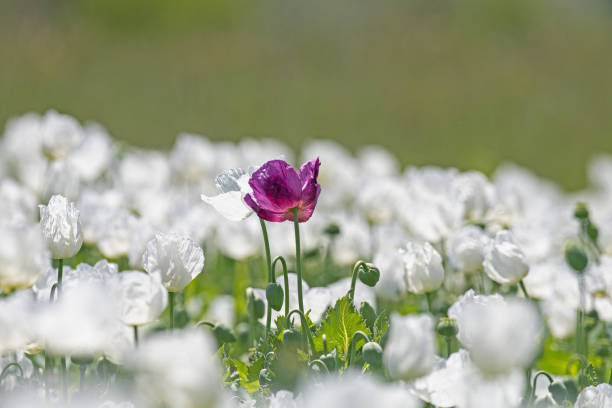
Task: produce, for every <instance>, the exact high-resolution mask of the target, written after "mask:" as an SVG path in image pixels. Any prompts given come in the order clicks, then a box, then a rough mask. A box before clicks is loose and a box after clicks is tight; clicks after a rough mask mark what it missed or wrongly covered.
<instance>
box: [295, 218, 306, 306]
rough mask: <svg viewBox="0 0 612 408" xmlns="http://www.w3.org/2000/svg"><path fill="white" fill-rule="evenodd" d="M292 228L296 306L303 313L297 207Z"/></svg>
mask: <svg viewBox="0 0 612 408" xmlns="http://www.w3.org/2000/svg"><path fill="white" fill-rule="evenodd" d="M293 229H294V231H295V260H296V264H297V292H298V307H299V309H300V312H302V314H303V313H304V299H303V297H302V250H301V248H300V222H299V218H298V209H297V208H294V209H293Z"/></svg>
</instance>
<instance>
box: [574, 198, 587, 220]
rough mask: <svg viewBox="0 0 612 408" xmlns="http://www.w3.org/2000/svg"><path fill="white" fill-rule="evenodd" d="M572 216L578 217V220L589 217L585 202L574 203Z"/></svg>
mask: <svg viewBox="0 0 612 408" xmlns="http://www.w3.org/2000/svg"><path fill="white" fill-rule="evenodd" d="M574 217H576V218H578V219H579V220H586V219H588V218H589V209H588V207H587V205H586V204H585V203H583V202H578V203H576V206H575V207H574Z"/></svg>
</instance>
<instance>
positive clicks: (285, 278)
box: [272, 255, 289, 317]
mask: <svg viewBox="0 0 612 408" xmlns="http://www.w3.org/2000/svg"><path fill="white" fill-rule="evenodd" d="M277 262H280V263H281V266H282V267H283V281H284V282H285V288H284V289H285V293H284V295H285V317H286V316H287V315H289V273H288V272H287V262H285V258H283V257H282V256H280V255H279V256H277V257H276V258H274V261H272V276H276V272H274V271H275V270H276V263H277ZM274 280H276V279H274Z"/></svg>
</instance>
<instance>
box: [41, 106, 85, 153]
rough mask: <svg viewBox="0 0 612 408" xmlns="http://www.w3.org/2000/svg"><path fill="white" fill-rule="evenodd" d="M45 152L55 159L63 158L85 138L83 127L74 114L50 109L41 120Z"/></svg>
mask: <svg viewBox="0 0 612 408" xmlns="http://www.w3.org/2000/svg"><path fill="white" fill-rule="evenodd" d="M40 131H41V137H42V150H43V153H44V154H45V155H46V156H47V157H49V158H51V159H53V160H58V159H63V158H65V157H66V156H68V154H69V153H70V151H71V150H72V149H74V148H75V147H76V146H77V145H78V144H79V143H80V142H81V140H82V139H83V128H82V127H81V125H80V124H79V122H78V121H77V120H76V119H75V118H73V117H72V116H68V115H63V114H60V113H57V112H56V111H54V110H50V111H48V112H47V113H46V114H45V115H44V116H43V117H42V118H41V122H40Z"/></svg>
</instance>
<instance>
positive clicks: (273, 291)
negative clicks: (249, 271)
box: [266, 282, 285, 311]
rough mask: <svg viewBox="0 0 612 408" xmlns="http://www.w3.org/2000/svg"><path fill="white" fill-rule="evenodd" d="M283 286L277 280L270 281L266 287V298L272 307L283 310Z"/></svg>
mask: <svg viewBox="0 0 612 408" xmlns="http://www.w3.org/2000/svg"><path fill="white" fill-rule="evenodd" d="M284 297H285V296H284V293H283V287H282V286H281V285H279V284H278V283H275V282H270V283H268V286H267V287H266V299H267V300H268V304H269V305H270V307H271V308H272V309H274V310H276V311H279V310H281V308H282V307H283V300H284Z"/></svg>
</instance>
